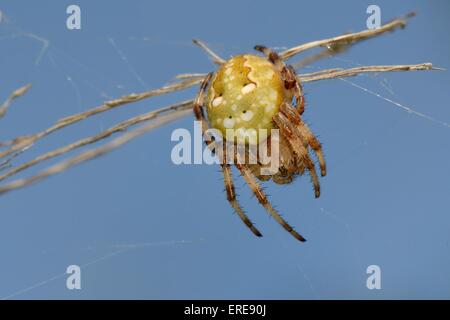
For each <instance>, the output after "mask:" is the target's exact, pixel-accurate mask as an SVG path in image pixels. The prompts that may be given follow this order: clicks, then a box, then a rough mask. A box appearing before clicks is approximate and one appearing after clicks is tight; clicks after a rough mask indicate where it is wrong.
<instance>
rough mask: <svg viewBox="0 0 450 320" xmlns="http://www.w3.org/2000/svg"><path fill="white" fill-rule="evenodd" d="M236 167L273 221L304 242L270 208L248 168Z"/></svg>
mask: <svg viewBox="0 0 450 320" xmlns="http://www.w3.org/2000/svg"><path fill="white" fill-rule="evenodd" d="M236 167H237V168H238V169H239V171H240V172H241V174H242V176H243V177H244V179H245V181H246V182H247V184H248V185H249V186H250V188H251V189H252V191H253V193H254V194H255V196H256V198H257V199H258V201H259V203H260V204H261V205H262V206H263V207H264V208H265V209H266V210H267V212H268V213H269V214H270V215H271V216H272V217H274V218H275V220H276V221H277V222H278V223H279V224H280V225H281V226H282V227H283V228H284V229H285V230H286V231H287V232H289V233H290V234H291V235H292V236H293V237H294V238H296V239H297V240H299V241H302V242H304V241H306V239H305V238H303V237H302V236H301V235H300V234H299V233H297V231H295V230H294V228H292V227H291V226H290V225H289V223H287V222H286V220H284V219H283V218H282V217H281V216H280V214H279V213H278V212H277V211H276V210H275V209H274V208H273V207H272V205H271V204H270V202H269V200H268V199H267V196H266V194H265V193H264V191H263V190H262V188H261V186H260V185H259V184H258V182H257V181H256V178H255V176H254V175H253V173H252V172H251V171H250V169H249V168H247V167H246V166H245V165H241V164H236Z"/></svg>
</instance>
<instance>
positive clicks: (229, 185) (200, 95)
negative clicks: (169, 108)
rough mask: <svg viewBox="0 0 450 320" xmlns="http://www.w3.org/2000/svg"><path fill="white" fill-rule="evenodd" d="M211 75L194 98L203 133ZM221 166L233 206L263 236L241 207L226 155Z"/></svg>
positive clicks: (205, 124) (242, 218)
mask: <svg viewBox="0 0 450 320" xmlns="http://www.w3.org/2000/svg"><path fill="white" fill-rule="evenodd" d="M211 77H212V73H209V74H208V75H207V76H206V77H205V79H204V80H203V82H202V84H201V85H200V90H199V92H198V94H197V97H196V98H195V100H194V107H193V108H194V114H195V118H196V119H197V121H201V123H202V133H203V134H204V132H205V131H206V130H207V129H208V127H209V125H208V122H207V121H206V119H205V115H204V113H203V109H202V108H203V104H204V99H205V92H206V88H207V87H208V83H209V81H210V80H211ZM205 143H206V145H207V146H208V147H210V149H212V146H213V145H214V144H213V143H211V141H207V140H205ZM221 166H222V172H223V180H224V183H225V189H226V191H227V198H228V201H229V202H230V204H231V206H232V207H233V209H234V210H235V211H236V213H237V214H238V215H239V217H240V218H241V220H242V221H243V222H244V223H245V225H246V226H247V227H248V228H249V229H250V230H251V231H252V232H253V233H254V234H255V235H256V236H257V237H262V234H261V232H259V230H258V229H256V227H255V226H254V225H253V224H252V222H251V221H250V219H249V218H248V217H247V215H246V214H245V213H244V211H243V210H242V208H241V207H240V205H239V203H238V202H237V200H236V192H235V188H234V184H233V178H232V175H231V170H230V166H229V165H228V164H226V157H224V159H223V163H222V165H221Z"/></svg>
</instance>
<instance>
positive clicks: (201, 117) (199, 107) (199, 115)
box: [193, 73, 213, 144]
mask: <svg viewBox="0 0 450 320" xmlns="http://www.w3.org/2000/svg"><path fill="white" fill-rule="evenodd" d="M212 75H213V74H212V73H208V74H207V75H206V77H205V78H204V79H203V81H202V83H201V85H200V89H199V92H198V94H197V96H196V97H195V99H194V104H193V111H194V115H195V118H196V119H197V121H200V122H201V125H202V134H204V133H205V131H206V130H208V128H209V125H208V122H207V121H206V118H205V114H204V112H203V104H204V101H205V93H206V88H207V87H208V84H209V81H210V80H211V78H212ZM206 144H208V142H206Z"/></svg>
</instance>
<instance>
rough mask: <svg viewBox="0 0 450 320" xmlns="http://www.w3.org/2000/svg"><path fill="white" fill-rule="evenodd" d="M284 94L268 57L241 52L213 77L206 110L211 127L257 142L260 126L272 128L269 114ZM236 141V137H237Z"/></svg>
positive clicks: (276, 107) (246, 140)
mask: <svg viewBox="0 0 450 320" xmlns="http://www.w3.org/2000/svg"><path fill="white" fill-rule="evenodd" d="M286 94H287V92H286V90H285V89H284V85H283V81H282V79H281V75H280V72H279V71H278V70H277V69H276V68H275V66H274V65H273V64H272V63H271V62H269V61H268V60H267V59H265V58H262V57H259V56H256V55H240V56H236V57H233V58H231V59H230V60H228V61H227V62H226V63H224V64H223V65H222V66H221V67H220V69H219V70H218V71H217V72H216V74H215V76H214V77H213V79H212V82H211V86H210V88H209V91H208V98H207V111H208V120H209V122H210V125H211V127H213V128H215V129H218V130H219V131H220V132H221V133H222V135H223V136H224V137H225V138H226V137H227V129H233V131H230V132H233V135H234V137H237V138H238V139H240V138H241V139H243V140H241V141H245V142H246V143H254V142H257V141H259V140H258V138H261V137H259V133H260V130H259V129H266V130H267V133H268V134H270V129H273V128H274V124H273V122H272V116H273V115H275V114H276V113H277V112H278V108H279V106H280V105H281V103H282V102H283V101H284V99H285V95H286ZM254 138H256V139H254ZM238 141H239V140H238Z"/></svg>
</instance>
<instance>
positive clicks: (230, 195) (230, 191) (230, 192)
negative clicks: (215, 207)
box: [222, 164, 262, 237]
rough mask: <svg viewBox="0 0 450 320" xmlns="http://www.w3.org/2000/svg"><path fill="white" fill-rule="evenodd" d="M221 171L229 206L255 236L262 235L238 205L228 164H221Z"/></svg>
mask: <svg viewBox="0 0 450 320" xmlns="http://www.w3.org/2000/svg"><path fill="white" fill-rule="evenodd" d="M222 172H223V181H224V182H225V190H226V192H227V199H228V201H229V202H230V204H231V206H232V207H233V209H234V210H235V211H236V213H237V214H238V216H239V218H241V220H242V222H244V223H245V225H246V226H247V227H248V228H249V229H250V230H251V231H252V232H253V234H254V235H255V236H257V237H262V234H261V232H259V230H258V229H256V228H255V226H254V225H253V223H252V222H251V221H250V219H249V218H248V217H247V215H246V214H245V213H244V211H243V210H242V208H241V206H240V205H239V203H238V201H237V199H236V191H235V188H234V183H233V176H232V175H231V167H230V165H229V164H223V165H222Z"/></svg>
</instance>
